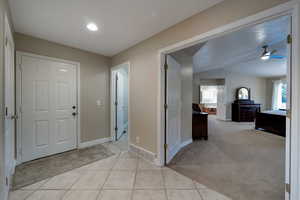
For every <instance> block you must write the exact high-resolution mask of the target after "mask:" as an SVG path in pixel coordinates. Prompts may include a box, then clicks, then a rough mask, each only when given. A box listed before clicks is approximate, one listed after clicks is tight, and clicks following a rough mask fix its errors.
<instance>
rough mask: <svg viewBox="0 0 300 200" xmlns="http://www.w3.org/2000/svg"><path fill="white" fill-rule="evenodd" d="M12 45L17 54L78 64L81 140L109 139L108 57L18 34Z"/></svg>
mask: <svg viewBox="0 0 300 200" xmlns="http://www.w3.org/2000/svg"><path fill="white" fill-rule="evenodd" d="M15 43H16V50H18V51H24V52H29V53H34V54H38V55H43V56H49V57H54V58H60V59H66V60H70V61H76V62H80V102H81V122H80V125H81V141H82V142H86V141H91V140H95V139H100V138H107V137H109V136H110V134H109V128H110V123H109V122H110V120H109V119H110V118H109V110H110V109H109V70H110V64H111V63H110V59H109V58H107V57H104V56H101V55H97V54H94V53H89V52H86V51H82V50H78V49H74V48H71V47H67V46H63V45H60V44H56V43H53V42H48V41H45V40H41V39H38V38H34V37H30V36H26V35H23V34H19V33H16V34H15ZM97 100H101V101H103V104H104V106H102V107H97V105H96V101H97Z"/></svg>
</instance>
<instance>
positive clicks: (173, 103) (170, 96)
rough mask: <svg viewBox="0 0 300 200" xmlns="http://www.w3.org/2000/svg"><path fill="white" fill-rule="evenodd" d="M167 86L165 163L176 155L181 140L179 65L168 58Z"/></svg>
mask: <svg viewBox="0 0 300 200" xmlns="http://www.w3.org/2000/svg"><path fill="white" fill-rule="evenodd" d="M167 73H168V84H167V90H168V91H167V101H168V110H167V117H168V121H167V130H168V131H167V141H166V143H167V144H168V151H167V163H168V162H169V161H171V159H172V158H173V157H174V156H175V154H176V153H177V150H178V148H179V145H180V142H181V138H180V129H181V65H180V64H179V63H177V62H176V61H175V60H174V59H173V58H172V57H171V56H168V72H167Z"/></svg>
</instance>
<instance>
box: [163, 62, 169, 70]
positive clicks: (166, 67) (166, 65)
mask: <svg viewBox="0 0 300 200" xmlns="http://www.w3.org/2000/svg"><path fill="white" fill-rule="evenodd" d="M168 68H169V66H168V64H167V63H165V64H164V69H165V70H166V71H167V70H168Z"/></svg>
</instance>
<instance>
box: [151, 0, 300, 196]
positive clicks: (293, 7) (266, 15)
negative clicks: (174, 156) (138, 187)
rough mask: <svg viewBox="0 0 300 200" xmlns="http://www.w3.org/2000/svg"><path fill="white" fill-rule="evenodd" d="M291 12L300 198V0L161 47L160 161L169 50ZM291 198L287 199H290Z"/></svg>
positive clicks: (294, 154)
mask: <svg viewBox="0 0 300 200" xmlns="http://www.w3.org/2000/svg"><path fill="white" fill-rule="evenodd" d="M284 15H290V16H292V36H293V45H292V55H291V57H292V58H291V59H292V60H291V61H292V63H291V64H292V66H291V69H292V71H293V73H292V74H291V76H292V77H291V79H292V83H291V85H292V90H291V93H292V97H291V101H292V102H293V107H292V109H293V112H292V113H291V138H293V139H292V140H291V170H290V171H291V175H290V177H291V179H290V183H291V193H290V199H291V200H298V199H300V135H299V132H300V130H299V129H300V127H299V126H298V124H300V117H299V114H298V113H300V69H299V68H300V66H299V64H300V58H299V53H300V52H299V48H300V44H299V42H300V41H299V37H300V33H299V32H300V30H299V29H300V25H299V23H300V19H299V18H300V15H299V2H298V1H290V2H287V3H284V4H281V5H279V6H275V7H273V8H271V9H267V10H265V11H262V12H259V13H257V14H255V15H252V16H249V17H245V18H243V19H241V20H238V21H235V22H233V23H229V24H227V25H224V26H221V27H219V28H216V29H213V30H211V31H208V32H206V33H203V34H200V35H197V36H195V37H193V38H191V39H188V40H184V41H181V42H178V43H176V44H174V45H170V46H168V47H166V48H163V49H161V50H159V51H158V94H157V95H158V97H157V101H158V105H157V144H158V145H157V148H158V149H157V152H158V155H157V160H156V164H158V165H161V166H162V165H164V123H165V121H164V59H165V55H166V54H170V53H172V52H175V51H178V50H181V49H184V48H187V47H190V46H193V45H195V44H197V43H201V42H204V41H207V40H210V39H212V38H216V37H219V36H221V35H224V34H227V33H230V32H234V31H237V30H240V29H242V28H245V27H248V26H253V25H256V24H259V23H262V22H264V21H268V20H270V19H272V18H276V17H280V16H284ZM286 200H287V199H286Z"/></svg>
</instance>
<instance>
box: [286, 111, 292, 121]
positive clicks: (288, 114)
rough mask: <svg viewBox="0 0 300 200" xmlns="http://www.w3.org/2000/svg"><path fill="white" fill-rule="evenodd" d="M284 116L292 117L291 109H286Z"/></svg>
mask: <svg viewBox="0 0 300 200" xmlns="http://www.w3.org/2000/svg"><path fill="white" fill-rule="evenodd" d="M286 117H287V118H289V119H291V118H292V111H291V110H290V109H288V110H286Z"/></svg>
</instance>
